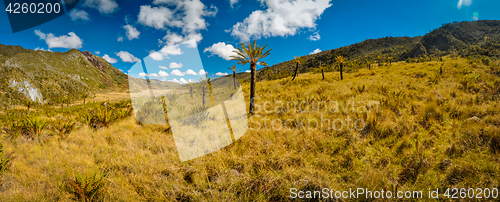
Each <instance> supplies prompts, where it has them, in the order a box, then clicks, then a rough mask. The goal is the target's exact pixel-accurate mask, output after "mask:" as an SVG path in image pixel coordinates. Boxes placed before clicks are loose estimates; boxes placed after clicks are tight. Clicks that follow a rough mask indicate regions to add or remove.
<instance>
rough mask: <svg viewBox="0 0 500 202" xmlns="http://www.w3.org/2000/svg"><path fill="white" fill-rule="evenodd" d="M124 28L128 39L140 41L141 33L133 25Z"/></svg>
mask: <svg viewBox="0 0 500 202" xmlns="http://www.w3.org/2000/svg"><path fill="white" fill-rule="evenodd" d="M123 28H124V29H125V30H126V32H125V33H126V34H127V39H128V40H129V41H131V40H132V39H138V38H139V35H140V34H141V32H139V31H137V29H136V28H135V27H133V26H132V25H125V26H123Z"/></svg>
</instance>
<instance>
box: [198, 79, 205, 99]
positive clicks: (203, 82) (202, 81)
mask: <svg viewBox="0 0 500 202" xmlns="http://www.w3.org/2000/svg"><path fill="white" fill-rule="evenodd" d="M198 81H200V84H201V91H202V94H203V95H202V97H203V106H205V88H206V87H207V80H206V79H204V78H201V79H198Z"/></svg>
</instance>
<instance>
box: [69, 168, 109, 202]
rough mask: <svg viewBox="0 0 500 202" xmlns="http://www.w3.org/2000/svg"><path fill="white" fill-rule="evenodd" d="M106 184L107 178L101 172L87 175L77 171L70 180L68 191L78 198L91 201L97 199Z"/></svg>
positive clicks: (84, 201) (85, 201)
mask: <svg viewBox="0 0 500 202" xmlns="http://www.w3.org/2000/svg"><path fill="white" fill-rule="evenodd" d="M105 186H106V179H104V175H102V174H100V173H97V172H94V173H92V174H90V175H87V176H84V175H82V174H80V173H77V174H76V176H75V178H74V179H70V180H68V183H67V185H66V191H68V192H69V193H70V194H71V195H72V196H73V197H74V198H75V199H76V200H79V201H83V202H90V201H96V199H97V196H98V194H99V193H100V192H102V190H103V188H104V187H105Z"/></svg>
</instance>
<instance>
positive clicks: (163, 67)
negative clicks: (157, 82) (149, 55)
mask: <svg viewBox="0 0 500 202" xmlns="http://www.w3.org/2000/svg"><path fill="white" fill-rule="evenodd" d="M158 68H160V69H168V68H167V67H165V66H159V67H158Z"/></svg>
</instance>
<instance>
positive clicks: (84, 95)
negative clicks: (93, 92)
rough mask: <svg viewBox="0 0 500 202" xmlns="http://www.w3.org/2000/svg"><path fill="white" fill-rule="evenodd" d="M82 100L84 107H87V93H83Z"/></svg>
mask: <svg viewBox="0 0 500 202" xmlns="http://www.w3.org/2000/svg"><path fill="white" fill-rule="evenodd" d="M81 97H82V99H83V105H85V99H87V98H88V97H89V94H87V93H82V95H81Z"/></svg>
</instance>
